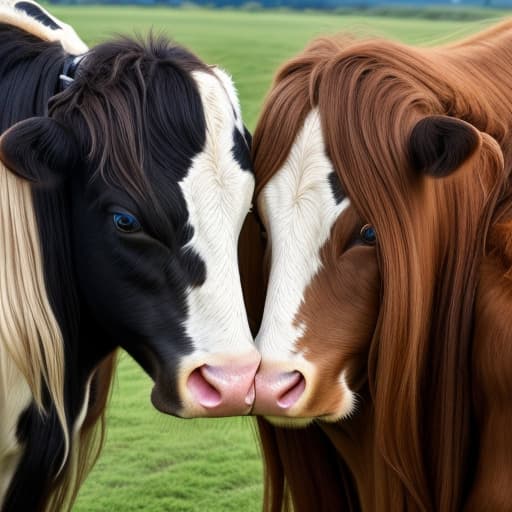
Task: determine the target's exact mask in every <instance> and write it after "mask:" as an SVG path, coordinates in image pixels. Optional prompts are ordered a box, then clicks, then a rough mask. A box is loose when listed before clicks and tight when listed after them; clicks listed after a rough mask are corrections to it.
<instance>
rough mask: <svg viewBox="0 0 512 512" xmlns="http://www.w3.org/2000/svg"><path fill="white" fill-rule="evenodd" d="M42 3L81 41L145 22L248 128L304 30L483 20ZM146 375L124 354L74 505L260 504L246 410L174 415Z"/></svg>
mask: <svg viewBox="0 0 512 512" xmlns="http://www.w3.org/2000/svg"><path fill="white" fill-rule="evenodd" d="M50 9H51V11H52V12H53V13H54V14H55V15H56V16H58V17H60V18H61V19H63V20H65V21H67V22H68V23H70V24H71V25H73V26H74V27H75V28H76V30H77V32H78V33H79V34H80V35H81V36H82V37H83V38H84V40H85V41H86V42H87V43H89V44H91V45H92V44H94V43H97V42H100V41H102V40H104V39H106V38H107V37H108V36H110V35H111V34H113V33H128V34H133V33H134V32H139V33H146V32H147V31H148V30H149V28H151V27H153V29H154V30H155V31H156V32H165V33H166V34H169V35H171V36H172V37H174V38H175V39H176V40H177V41H179V42H180V43H182V44H184V45H186V46H187V47H189V48H190V49H192V50H193V51H195V52H196V53H197V54H198V55H199V56H201V57H202V58H203V59H204V60H205V61H207V62H209V63H212V64H213V63H215V64H219V65H221V66H223V67H224V68H226V69H228V70H229V71H230V73H232V75H233V77H234V80H235V82H236V84H237V87H238V89H239V93H240V97H241V102H242V108H243V111H244V117H245V121H246V124H247V125H248V126H249V128H250V129H253V128H254V126H255V123H256V119H257V114H258V110H259V109H260V106H261V103H262V100H263V97H264V95H265V93H266V91H267V90H268V88H269V86H270V83H271V80H272V76H273V74H274V72H275V70H276V68H277V67H278V66H279V64H280V63H281V62H283V61H284V60H285V59H287V58H289V57H291V56H292V55H293V54H294V53H296V52H298V51H299V50H300V49H301V48H303V47H304V45H305V44H306V43H307V41H308V40H310V39H311V38H312V37H314V36H317V35H320V34H330V33H335V32H338V31H347V30H350V31H351V32H356V33H358V34H373V35H382V36H385V37H391V38H394V39H398V40H402V41H405V42H409V43H417V44H426V43H430V44H432V43H434V42H442V41H447V40H450V39H454V38H456V37H462V36H464V35H467V34H469V33H471V32H474V31H476V30H478V29H480V28H483V27H484V26H487V25H488V24H489V23H490V21H483V22H482V21H480V22H471V23H468V22H460V21H459V22H453V21H438V22H435V23H433V22H431V21H426V20H421V19H393V18H389V17H386V18H379V17H373V16H372V17H371V18H364V17H358V16H336V15H333V14H329V15H327V14H319V13H296V12H276V11H271V12H255V13H248V12H241V11H238V12H237V11H231V10H216V11H213V10H205V9H167V8H142V7H139V8H137V7H123V8H119V7H105V6H104V7H94V6H89V7H61V6H51V8H50ZM150 389H151V382H150V381H149V379H148V378H147V377H146V376H145V375H144V374H143V373H142V371H141V370H140V369H139V368H138V367H137V366H136V365H135V364H134V363H133V362H131V361H130V360H129V358H128V357H127V356H123V357H122V359H121V362H120V365H119V371H118V374H117V383H116V386H115V388H114V394H113V398H112V402H111V407H110V410H109V419H108V424H109V431H108V438H107V444H106V447H105V450H104V452H103V454H102V457H101V458H100V460H99V462H98V464H97V466H96V467H95V469H94V471H93V472H92V474H91V475H90V477H89V479H88V481H87V482H86V484H85V485H84V487H83V488H82V490H81V493H80V496H79V499H78V502H77V504H76V505H75V507H74V511H75V512H100V511H101V512H110V511H112V512H114V511H115V512H117V511H123V512H135V511H146V512H165V511H172V512H181V511H183V512H185V511H197V512H199V511H200V512H208V511H222V512H229V511H241V510H242V511H244V512H252V511H258V510H260V509H261V493H262V487H261V464H260V462H259V456H258V451H257V445H256V442H255V437H254V435H253V433H252V431H251V425H252V423H251V421H250V420H249V419H240V418H235V419H225V420H188V421H185V420H178V419H174V418H169V417H165V416H163V415H160V414H158V413H157V412H156V411H154V410H153V408H152V407H151V405H150V402H149V393H150Z"/></svg>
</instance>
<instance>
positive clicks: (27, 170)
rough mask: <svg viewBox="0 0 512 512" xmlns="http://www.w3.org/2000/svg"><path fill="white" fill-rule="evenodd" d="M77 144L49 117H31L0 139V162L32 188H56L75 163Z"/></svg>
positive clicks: (16, 125) (14, 126) (67, 132)
mask: <svg viewBox="0 0 512 512" xmlns="http://www.w3.org/2000/svg"><path fill="white" fill-rule="evenodd" d="M77 154H78V151H77V143H76V141H75V139H74V137H73V135H72V134H71V133H70V131H69V130H68V129H66V128H65V127H64V126H63V125H62V124H60V123H59V122H57V121H55V120H54V119H51V118H49V117H31V118H30V119H25V120H24V121H20V122H19V123H16V124H15V125H13V126H11V128H9V129H8V130H7V131H6V132H4V133H3V134H2V136H1V137H0V160H2V162H3V163H4V165H5V166H6V167H7V168H8V169H9V170H11V171H12V172H13V173H15V174H17V175H18V176H20V177H21V178H24V179H26V180H28V181H30V182H32V183H34V184H37V185H41V186H43V187H51V186H55V185H57V184H58V183H60V182H61V180H62V179H63V178H64V177H65V176H66V175H67V174H68V173H69V172H70V171H71V169H72V168H73V167H74V165H75V164H76V161H77Z"/></svg>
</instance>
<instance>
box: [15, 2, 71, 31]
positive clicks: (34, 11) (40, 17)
mask: <svg viewBox="0 0 512 512" xmlns="http://www.w3.org/2000/svg"><path fill="white" fill-rule="evenodd" d="M14 7H16V9H18V10H20V11H23V12H26V13H27V14H28V15H29V16H30V17H31V18H34V19H35V20H37V21H39V23H42V24H43V25H44V26H46V27H48V28H51V29H52V30H59V29H61V28H62V27H61V26H60V25H58V24H57V23H55V21H53V20H52V19H51V18H50V17H49V16H48V15H47V14H46V13H45V12H44V11H43V10H42V9H41V8H40V7H39V6H38V5H35V4H33V3H31V2H18V3H16V5H15V6H14Z"/></svg>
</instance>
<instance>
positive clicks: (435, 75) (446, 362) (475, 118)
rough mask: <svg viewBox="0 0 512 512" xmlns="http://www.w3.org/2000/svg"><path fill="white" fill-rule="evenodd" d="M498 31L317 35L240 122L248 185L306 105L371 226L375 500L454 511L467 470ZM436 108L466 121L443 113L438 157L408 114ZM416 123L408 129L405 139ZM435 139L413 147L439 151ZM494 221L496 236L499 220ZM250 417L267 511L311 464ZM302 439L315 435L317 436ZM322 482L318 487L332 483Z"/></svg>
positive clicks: (279, 154) (507, 70)
mask: <svg viewBox="0 0 512 512" xmlns="http://www.w3.org/2000/svg"><path fill="white" fill-rule="evenodd" d="M510 28H511V23H510V22H508V23H505V24H503V25H500V26H498V27H495V28H493V29H490V30H488V31H486V32H484V33H483V34H481V35H478V36H476V37H473V38H471V39H470V40H468V41H465V42H462V43H458V44H455V45H451V46H449V47H445V48H434V49H419V48H411V47H408V46H405V45H402V44H398V43H393V42H389V41H383V40H367V41H359V42H358V41H353V40H350V39H347V38H343V39H341V38H322V39H319V40H317V41H315V42H313V43H312V44H311V45H310V46H309V47H308V48H306V50H305V51H304V52H303V53H302V54H301V55H299V56H298V57H297V58H295V59H293V60H291V61H290V62H288V63H287V64H285V66H283V67H282V68H281V70H280V71H279V72H278V74H277V77H276V80H275V83H274V85H273V88H272V90H271V92H270V94H269V96H268V98H267V100H266V103H265V105H264V109H263V112H262V114H261V117H260V121H259V124H258V127H257V129H256V132H255V134H254V145H253V148H254V166H255V171H256V176H257V182H258V183H257V191H258V192H260V191H261V190H262V188H263V187H264V185H265V184H266V183H267V182H268V180H269V179H270V178H271V177H272V176H273V175H274V174H275V173H276V172H277V171H278V169H279V168H280V167H281V165H282V164H283V162H284V161H285V159H286V157H287V155H288V153H289V151H290V149H291V146H292V144H293V141H294V139H295V137H296V135H297V133H298V130H299V129H300V128H301V125H302V123H303V121H304V119H305V116H306V115H307V113H308V112H309V111H310V110H311V109H312V108H315V107H316V108H318V110H319V113H320V117H321V120H322V128H323V133H324V137H325V143H326V151H327V154H328V156H329V157H330V159H331V161H332V163H333V167H334V168H335V169H336V171H337V173H338V175H339V178H340V180H341V182H342V185H343V187H344V190H345V191H346V192H347V194H348V196H349V197H350V199H351V202H352V204H353V205H354V207H355V209H356V211H357V213H358V214H359V215H360V216H361V218H362V219H364V220H365V221H367V222H369V223H371V224H372V225H374V226H375V228H376V231H377V233H378V237H379V242H378V261H379V269H380V274H381V280H382V296H381V304H380V313H379V318H378V321H377V327H376V330H375V333H374V337H373V341H372V344H371V348H370V352H369V355H368V382H369V394H370V396H371V404H372V405H371V407H372V408H373V420H372V421H373V423H374V425H373V426H374V428H373V431H372V434H371V435H372V436H373V441H374V442H375V450H374V451H373V453H372V454H371V457H372V460H371V463H370V465H369V467H371V468H372V469H371V470H372V471H373V475H374V477H375V489H374V491H375V503H378V507H379V509H380V510H404V509H407V510H440V511H451V510H459V509H460V508H461V506H462V505H463V503H464V502H465V500H466V499H467V495H468V487H469V485H470V483H471V481H472V479H473V478H474V475H473V474H472V473H473V470H474V462H475V461H474V460H473V459H472V456H473V453H472V451H471V449H472V444H473V443H475V442H477V440H478V438H477V436H478V433H477V431H476V430H475V429H474V428H473V425H474V420H475V418H474V412H473V410H472V402H471V398H472V373H471V372H472V363H473V362H472V352H473V344H475V345H476V344H478V343H481V342H484V341H485V338H483V336H484V334H483V333H481V335H482V337H480V338H479V337H478V333H479V332H480V331H479V330H478V329H477V337H474V322H475V321H476V322H477V325H479V324H478V322H479V319H478V317H476V316H475V315H474V311H475V297H476V293H477V286H478V282H479V270H480V268H481V264H482V257H483V255H484V253H485V247H486V242H487V235H488V232H489V226H490V225H491V224H493V222H492V218H493V215H495V210H496V206H497V204H498V202H500V204H502V203H504V202H506V201H510V198H511V191H510V183H509V181H507V180H508V173H509V170H510V162H511V157H512V155H511V153H510V151H511V146H510V142H508V140H507V138H506V133H507V131H508V130H509V129H510V128H511V126H510V125H511V123H512V94H511V93H510V83H512V59H511V58H510V56H507V54H506V52H505V51H503V50H501V51H500V48H503V45H504V39H505V38H507V39H510V35H507V32H508V34H510ZM507 44H510V42H507ZM497 76H499V77H500V80H499V81H498V80H497ZM482 90H483V91H485V94H482V93H481V91H482ZM428 116H436V117H435V118H432V119H431V120H430V121H429V120H428ZM439 116H452V117H453V118H456V119H458V120H464V121H467V122H468V123H471V125H470V124H468V123H463V124H462V123H460V122H456V124H457V129H459V128H460V131H459V134H462V133H463V134H465V135H464V137H465V138H464V140H461V137H460V136H459V140H457V143H456V148H455V150H456V149H457V148H466V149H465V150H464V151H462V150H461V153H460V154H455V159H454V161H452V162H450V161H449V160H450V159H449V158H448V159H447V160H448V161H443V162H441V163H439V162H437V163H439V167H437V168H436V167H435V166H434V165H431V164H433V162H429V160H428V158H426V157H425V154H424V151H423V149H422V148H421V147H418V144H420V145H421V142H422V141H423V143H424V144H430V143H431V142H432V141H430V140H427V138H426V134H425V133H424V132H422V131H421V129H422V128H425V127H424V126H423V127H422V126H421V125H420V124H419V123H422V122H423V123H425V122H426V123H428V124H430V125H431V126H429V127H427V128H428V130H429V132H432V130H433V129H434V128H435V129H438V131H439V126H441V128H442V129H445V128H446V129H448V130H449V129H450V127H449V126H448V125H450V123H451V122H452V121H451V120H449V119H450V118H446V117H445V118H442V117H441V118H440V117H439ZM425 119H427V121H425ZM443 119H444V120H443ZM436 123H438V124H437V125H436ZM434 125H436V126H434ZM415 130H418V131H416V135H418V134H420V135H422V136H421V137H416V138H414V137H413V138H411V135H412V133H413V132H414V131H415ZM442 140H443V138H442V136H438V138H437V142H435V141H434V142H432V144H431V146H432V147H431V148H428V147H427V149H425V152H428V151H431V152H432V151H436V150H438V149H439V147H438V146H439V141H442ZM496 141H497V142H496ZM436 144H437V145H436ZM468 148H470V149H471V151H469V152H468V151H467V149H468ZM450 149H451V148H448V151H447V152H446V154H450ZM503 156H504V158H505V164H506V165H505V166H504V161H503ZM419 163H421V164H422V165H423V164H425V165H426V166H427V167H429V169H422V168H421V167H422V165H419ZM454 163H455V164H457V165H455V167H457V168H458V169H459V170H458V172H455V173H453V174H452V175H451V176H449V177H447V178H443V179H433V178H432V177H430V176H428V175H426V173H425V171H427V172H428V171H429V170H430V171H431V172H430V173H429V174H430V175H437V176H442V175H443V174H448V173H447V172H446V170H447V169H449V168H450V170H453V168H454ZM505 169H506V171H505ZM508 213H509V214H510V212H508ZM502 217H503V215H502ZM505 217H506V216H505ZM506 219H507V221H508V220H509V219H510V217H506ZM502 224H503V223H502ZM505 226H506V228H505V230H506V231H507V233H510V228H511V226H510V223H508V224H505ZM500 247H501V246H500ZM497 250H498V252H500V251H501V252H500V253H502V252H503V251H502V249H501V248H498V249H497ZM509 267H510V260H509ZM509 273H510V271H509ZM501 275H502V274H500V277H501ZM508 304H509V305H510V302H509V303H508ZM477 313H478V308H477ZM484 332H485V330H484ZM508 339H510V336H509V338H508ZM347 421H350V420H347ZM262 425H264V424H263V423H260V433H261V436H262V443H263V450H264V455H265V462H266V471H267V477H266V484H267V489H266V493H265V496H266V504H265V506H266V508H267V509H269V510H280V509H281V508H282V506H284V505H283V503H285V501H286V500H285V496H286V494H287V493H288V494H289V495H291V498H292V500H293V502H294V504H295V506H296V508H297V509H298V510H303V507H302V505H301V498H300V496H304V495H305V494H307V492H310V493H312V494H313V495H314V494H315V493H318V489H316V488H315V486H314V485H313V484H312V483H311V482H309V480H308V478H305V477H304V472H306V471H308V470H309V466H311V465H312V464H316V465H318V464H321V461H318V460H317V459H314V460H313V461H311V462H309V463H308V464H307V465H303V464H300V463H297V464H287V465H286V466H285V465H284V463H283V460H286V459H287V458H288V457H292V458H293V457H297V458H300V455H298V453H297V452H298V451H300V449H301V448H300V447H298V446H295V447H294V448H292V449H291V450H293V451H290V450H289V451H288V452H287V454H286V455H285V454H284V453H283V450H285V451H286V447H285V442H284V441H283V440H282V439H283V434H282V433H281V434H280V433H279V429H277V428H274V427H269V426H268V425H265V426H264V427H263V426H262ZM272 430H273V431H274V432H273V433H269V432H272ZM292 435H295V434H292ZM313 435H314V436H315V438H316V439H317V440H318V443H319V445H320V443H324V442H325V441H324V440H323V436H325V434H323V433H322V432H319V431H317V432H316V433H314V434H313ZM309 440H311V438H309ZM276 443H277V446H276ZM308 443H309V441H308ZM308 450H309V449H308ZM309 451H310V452H311V450H309ZM277 453H278V454H279V456H277V455H276V454H277ZM316 470H318V468H315V471H316ZM325 470H326V471H325V472H326V473H330V474H332V471H329V470H328V469H327V468H325ZM300 473H303V477H302V479H301V478H299V477H298V475H299V474H300ZM325 478H326V479H325V485H326V486H329V485H336V484H333V483H332V481H330V480H329V478H328V477H327V476H326V477H325ZM299 481H300V482H301V483H300V484H299V485H300V489H299V488H298V487H297V485H296V484H295V483H296V482H299ZM344 481H347V478H346V473H345V476H344ZM338 485H339V484H338ZM308 486H309V489H308ZM349 494H350V496H353V492H352V493H349ZM346 503H352V505H351V507H353V506H354V505H353V502H350V500H348V501H347V499H346V497H345V498H344V497H343V496H338V497H337V498H336V499H335V500H334V501H333V502H332V503H331V506H336V507H338V509H339V508H340V507H341V506H342V505H344V504H346ZM304 510H309V509H308V508H307V507H306V508H304Z"/></svg>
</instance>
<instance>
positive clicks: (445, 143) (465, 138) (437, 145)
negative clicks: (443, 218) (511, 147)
mask: <svg viewBox="0 0 512 512" xmlns="http://www.w3.org/2000/svg"><path fill="white" fill-rule="evenodd" d="M480 142H481V136H480V133H479V132H478V130H477V129H476V128H475V127H474V126H472V125H470V124H469V123H466V122H465V121H461V120H460V119H456V118H454V117H448V116H429V117H425V118H424V119H422V120H421V121H419V122H418V123H417V124H416V126H415V127H414V128H413V130H412V133H411V137H410V140H409V154H410V159H411V165H412V167H413V169H415V170H416V171H418V172H422V173H425V174H428V175H430V176H433V177H435V178H443V177H445V176H449V175H450V174H451V173H452V172H454V171H456V170H457V169H458V168H459V167H460V166H461V165H462V164H463V163H464V162H465V161H466V160H467V159H468V158H469V157H470V156H471V155H473V153H474V152H475V151H476V149H477V148H478V147H479V145H480Z"/></svg>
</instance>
